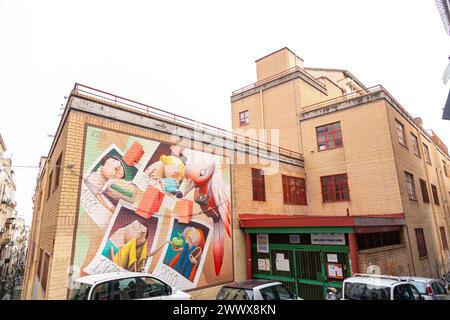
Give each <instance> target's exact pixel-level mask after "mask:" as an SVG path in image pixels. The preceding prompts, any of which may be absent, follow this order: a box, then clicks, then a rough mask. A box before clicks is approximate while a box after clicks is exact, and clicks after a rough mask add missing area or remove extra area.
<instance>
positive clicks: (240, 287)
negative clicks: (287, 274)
mask: <svg viewBox="0 0 450 320" xmlns="http://www.w3.org/2000/svg"><path fill="white" fill-rule="evenodd" d="M216 299H217V300H303V299H300V298H298V297H296V296H295V295H294V294H292V293H291V292H290V291H289V289H288V288H286V287H285V286H284V285H283V284H282V283H281V282H278V281H271V280H263V279H255V280H244V281H239V282H233V283H229V284H226V285H224V286H223V287H222V288H221V289H220V291H219V293H218V294H217V298H216Z"/></svg>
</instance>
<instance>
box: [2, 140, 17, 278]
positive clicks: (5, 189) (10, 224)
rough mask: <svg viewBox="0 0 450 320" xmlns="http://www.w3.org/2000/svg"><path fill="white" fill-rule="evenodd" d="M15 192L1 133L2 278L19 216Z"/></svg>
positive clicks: (9, 162)
mask: <svg viewBox="0 0 450 320" xmlns="http://www.w3.org/2000/svg"><path fill="white" fill-rule="evenodd" d="M15 192H16V185H15V182H14V179H13V170H12V169H11V158H10V157H8V156H7V155H6V146H5V143H4V141H3V138H2V136H1V135H0V278H2V279H4V278H5V277H6V275H7V272H8V267H9V263H10V259H11V250H12V239H13V235H14V231H15V220H16V217H17V211H16V209H15V208H16V202H15V200H14V196H15Z"/></svg>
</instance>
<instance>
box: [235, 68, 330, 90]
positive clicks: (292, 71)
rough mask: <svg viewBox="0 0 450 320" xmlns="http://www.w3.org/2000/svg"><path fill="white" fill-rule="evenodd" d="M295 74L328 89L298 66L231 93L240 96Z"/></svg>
mask: <svg viewBox="0 0 450 320" xmlns="http://www.w3.org/2000/svg"><path fill="white" fill-rule="evenodd" d="M294 72H300V73H302V74H303V75H305V76H306V77H308V78H309V79H310V80H312V81H314V82H315V83H316V84H318V85H319V86H321V87H323V88H324V89H326V86H325V85H324V84H323V83H321V82H320V81H318V80H317V79H316V78H315V77H314V76H312V75H311V74H309V73H308V72H306V71H305V70H304V69H303V68H300V67H297V66H296V67H292V68H290V69H287V70H285V71H282V72H279V73H277V74H274V75H272V76H270V77H267V78H264V79H262V80H259V81H257V82H255V83H252V84H249V85H247V86H245V87H242V88H240V89H237V90H234V91H233V92H232V93H231V95H232V96H234V95H237V94H240V93H242V92H245V91H247V90H250V89H253V88H256V87H259V86H260V85H263V84H265V83H268V82H271V81H273V80H276V79H278V78H281V77H283V76H286V75H289V74H292V73H294Z"/></svg>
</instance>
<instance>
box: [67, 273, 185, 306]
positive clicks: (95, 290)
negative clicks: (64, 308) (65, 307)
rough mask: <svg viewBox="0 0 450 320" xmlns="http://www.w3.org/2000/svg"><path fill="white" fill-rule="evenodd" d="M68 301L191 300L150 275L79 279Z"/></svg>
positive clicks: (108, 275) (96, 275) (117, 274)
mask: <svg viewBox="0 0 450 320" xmlns="http://www.w3.org/2000/svg"><path fill="white" fill-rule="evenodd" d="M69 299H70V300H135V299H136V300H190V299H191V296H190V295H189V294H187V293H185V292H183V291H180V290H177V289H176V288H174V287H172V286H170V285H168V284H167V283H165V282H164V281H162V280H160V279H158V278H156V277H154V276H153V275H151V274H149V273H142V272H123V273H116V272H115V273H101V274H94V275H90V276H85V277H81V278H78V279H76V280H75V281H74V284H73V287H72V289H71V291H70V296H69Z"/></svg>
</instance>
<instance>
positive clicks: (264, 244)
mask: <svg viewBox="0 0 450 320" xmlns="http://www.w3.org/2000/svg"><path fill="white" fill-rule="evenodd" d="M256 251H257V252H259V253H269V234H267V233H259V234H257V235H256Z"/></svg>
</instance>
